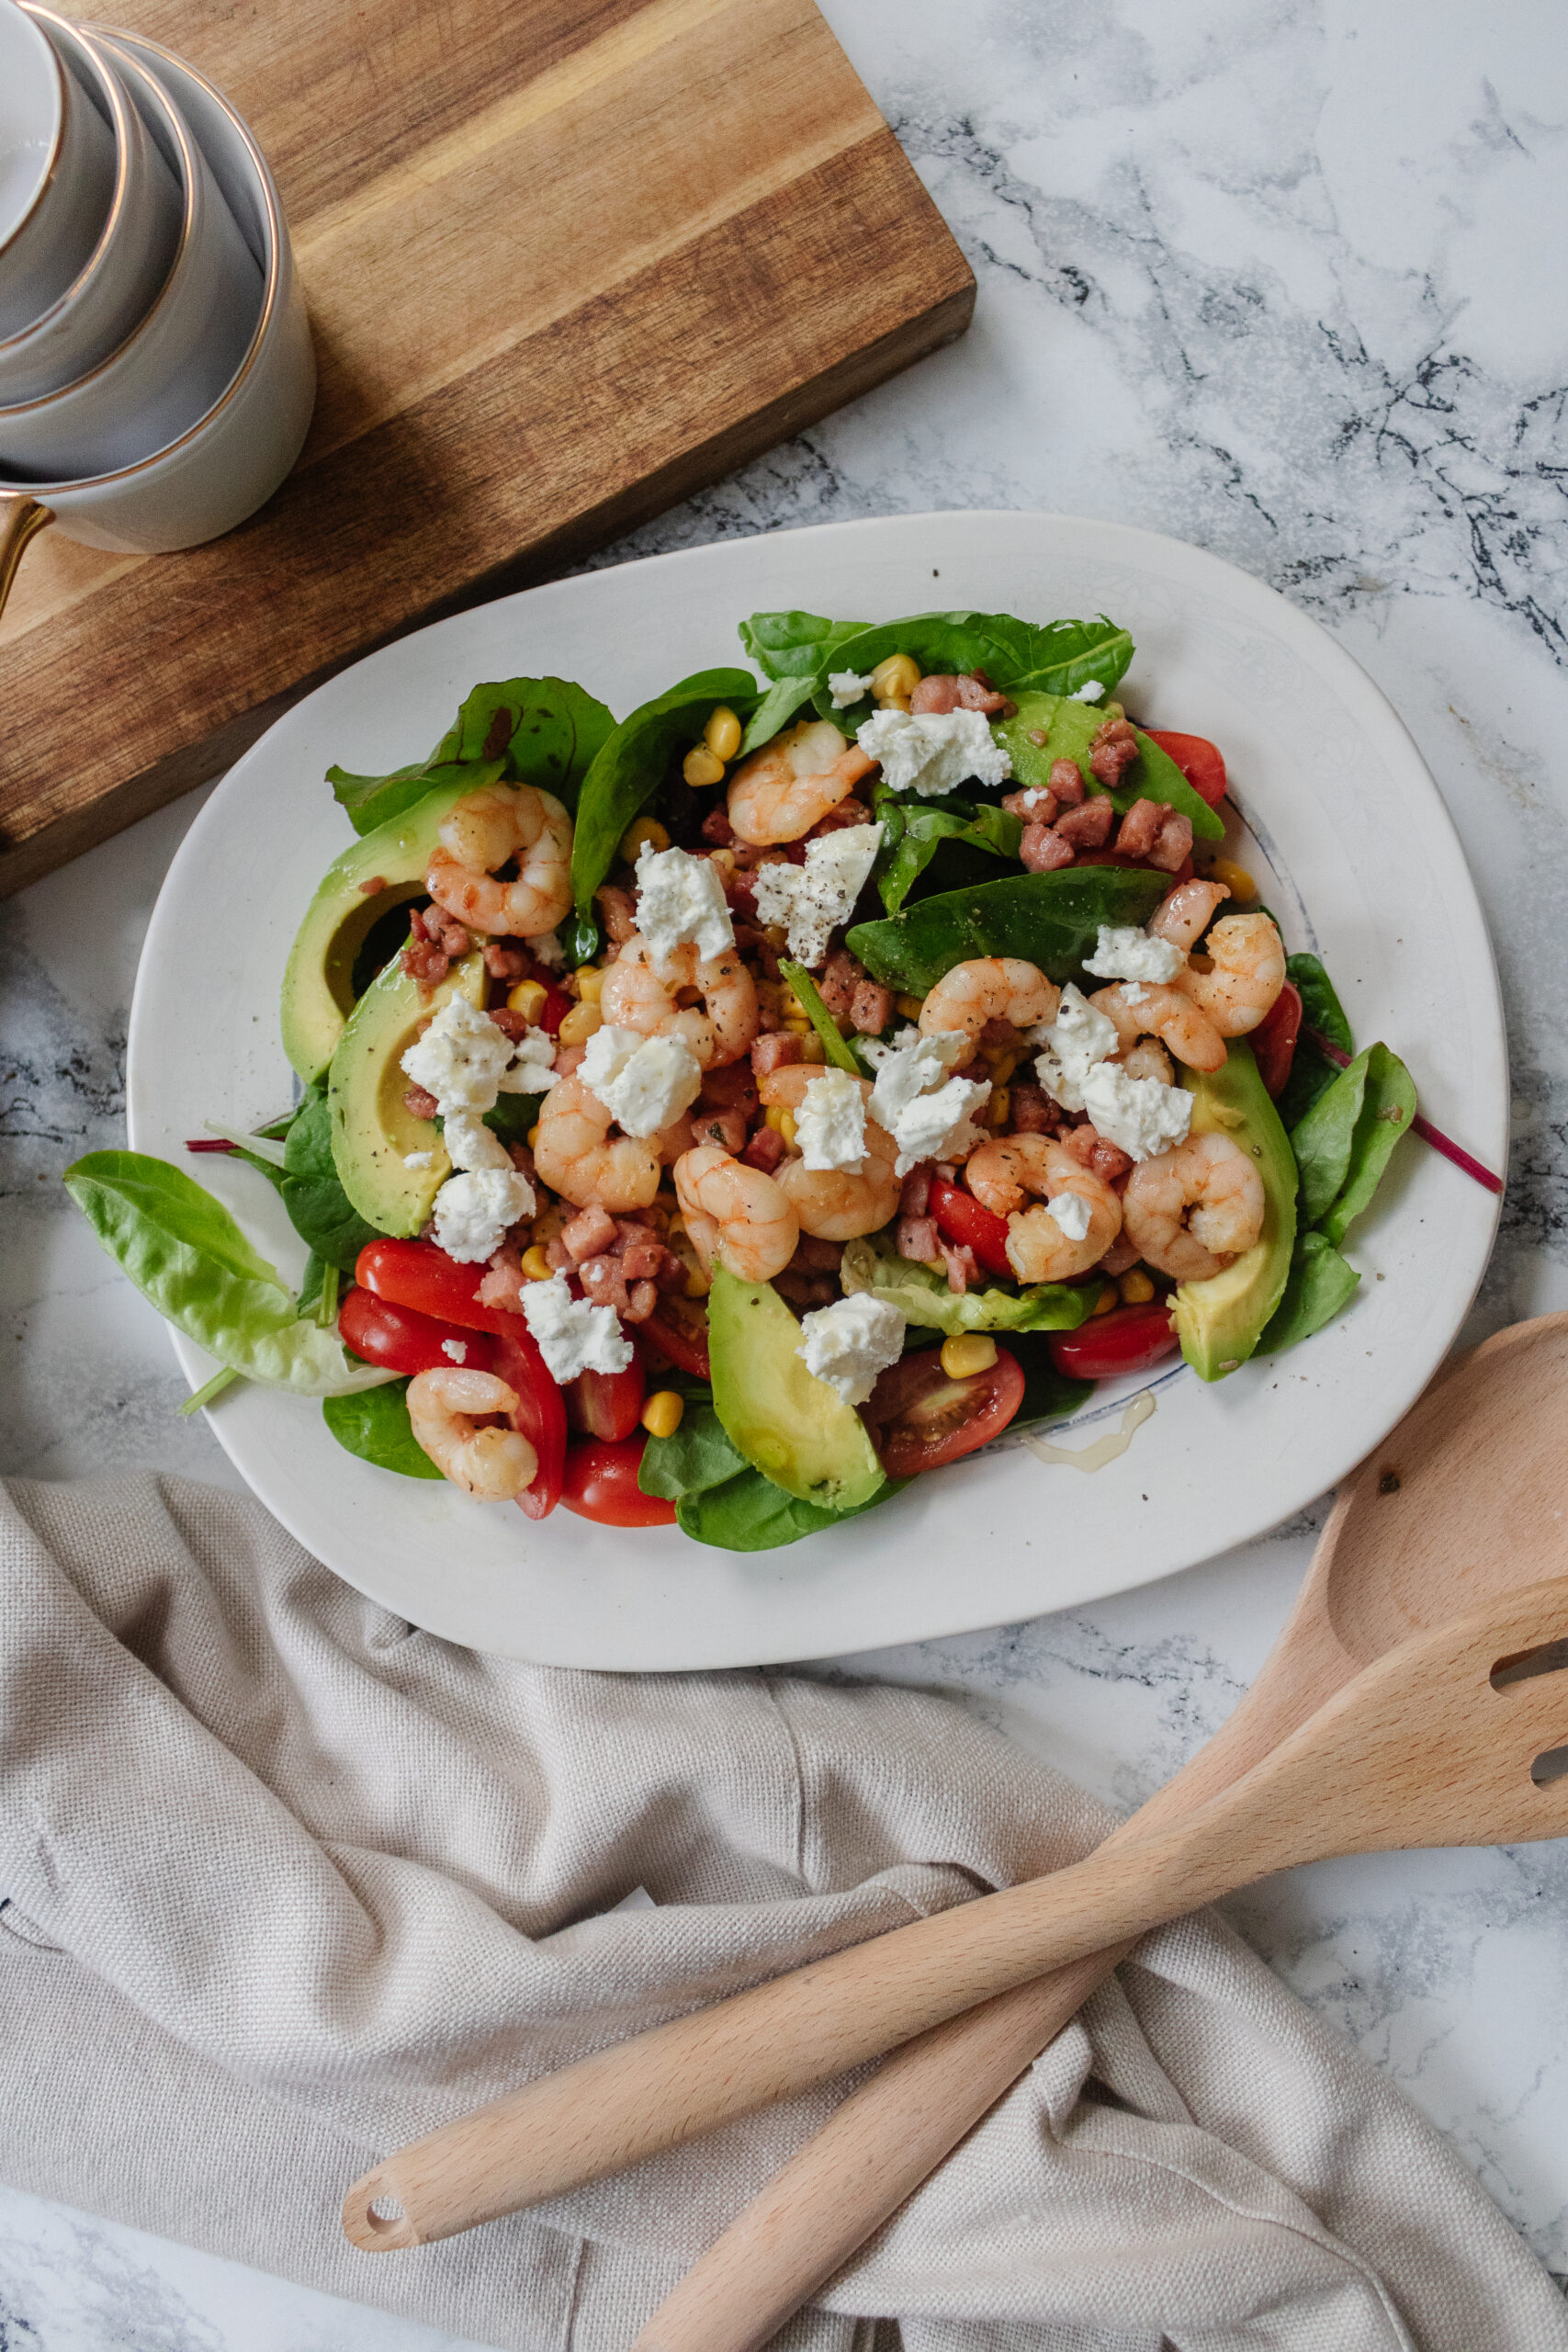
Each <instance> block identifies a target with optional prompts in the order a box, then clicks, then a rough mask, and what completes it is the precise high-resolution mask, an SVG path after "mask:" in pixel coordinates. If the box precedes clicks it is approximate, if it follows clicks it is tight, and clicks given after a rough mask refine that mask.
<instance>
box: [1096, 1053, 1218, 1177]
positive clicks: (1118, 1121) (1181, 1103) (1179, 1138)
mask: <svg viewBox="0 0 1568 2352" xmlns="http://www.w3.org/2000/svg"><path fill="white" fill-rule="evenodd" d="M1083 1107H1084V1109H1085V1110H1086V1111H1087V1112H1088V1113H1089V1117H1090V1119H1091V1120H1092V1121H1093V1123H1094V1125H1095V1126H1096V1127H1097V1128H1098V1130H1099V1132H1100V1134H1101V1135H1102V1136H1104V1137H1105V1140H1106V1142H1107V1143H1113V1144H1116V1145H1117V1146H1118V1147H1119V1148H1121V1149H1122V1151H1125V1152H1130V1153H1131V1155H1132V1157H1133V1158H1134V1159H1154V1158H1155V1157H1156V1153H1159V1152H1162V1151H1168V1150H1169V1149H1170V1148H1171V1146H1172V1145H1173V1144H1179V1143H1185V1142H1186V1140H1187V1131H1188V1129H1189V1127H1190V1125H1191V1124H1192V1097H1191V1095H1190V1094H1189V1093H1188V1091H1187V1089H1186V1088H1185V1087H1184V1086H1162V1085H1161V1083H1160V1081H1159V1080H1158V1079H1157V1078H1129V1077H1128V1075H1127V1073H1126V1071H1125V1070H1124V1069H1121V1068H1120V1067H1119V1066H1118V1065H1117V1064H1116V1063H1115V1062H1100V1063H1097V1064H1096V1066H1095V1068H1094V1069H1091V1070H1090V1071H1089V1075H1088V1077H1087V1078H1086V1079H1085V1080H1084V1082H1083Z"/></svg>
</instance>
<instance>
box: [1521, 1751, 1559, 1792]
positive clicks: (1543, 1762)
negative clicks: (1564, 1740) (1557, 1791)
mask: <svg viewBox="0 0 1568 2352" xmlns="http://www.w3.org/2000/svg"><path fill="white" fill-rule="evenodd" d="M1530 1779H1531V1780H1532V1781H1534V1782H1535V1784H1536V1787H1537V1788H1538V1789H1549V1788H1550V1787H1551V1783H1552V1782H1553V1781H1563V1780H1568V1747H1549V1748H1547V1749H1545V1750H1544V1752H1543V1753H1542V1754H1541V1755H1540V1756H1538V1757H1537V1758H1536V1759H1535V1762H1534V1763H1533V1764H1532V1765H1531V1766H1530Z"/></svg>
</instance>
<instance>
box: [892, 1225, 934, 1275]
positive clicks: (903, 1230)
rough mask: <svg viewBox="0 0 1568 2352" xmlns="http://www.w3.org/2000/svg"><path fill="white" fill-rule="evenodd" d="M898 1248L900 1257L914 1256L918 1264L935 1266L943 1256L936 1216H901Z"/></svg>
mask: <svg viewBox="0 0 1568 2352" xmlns="http://www.w3.org/2000/svg"><path fill="white" fill-rule="evenodd" d="M897 1250H898V1255H899V1256H900V1258H912V1259H913V1260H914V1261H915V1263H916V1264H917V1265H918V1266H934V1265H935V1264H936V1263H937V1261H938V1260H939V1259H940V1258H941V1256H942V1241H941V1238H940V1236H939V1235H938V1232H937V1227H936V1219H935V1217H934V1216H901V1217H900V1218H899V1220H898V1233H897Z"/></svg>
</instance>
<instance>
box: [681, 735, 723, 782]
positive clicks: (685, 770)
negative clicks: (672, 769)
mask: <svg viewBox="0 0 1568 2352" xmlns="http://www.w3.org/2000/svg"><path fill="white" fill-rule="evenodd" d="M681 774H682V775H683V776H684V777H685V779H686V782H687V783H688V784H689V785H690V786H692V788H693V790H694V791H695V792H701V791H702V790H703V788H704V786H706V785H710V784H722V783H723V781H724V762H723V761H722V760H721V759H720V758H719V757H718V755H717V753H716V752H710V751H709V749H708V747H707V745H706V744H705V743H694V744H693V746H692V748H691V750H690V751H689V752H687V754H686V756H685V758H684V759H683V760H682V763H681Z"/></svg>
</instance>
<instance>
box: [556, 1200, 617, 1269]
mask: <svg viewBox="0 0 1568 2352" xmlns="http://www.w3.org/2000/svg"><path fill="white" fill-rule="evenodd" d="M560 1238H561V1239H562V1240H563V1241H564V1242H565V1244H566V1246H567V1248H568V1250H570V1252H571V1256H572V1259H573V1261H575V1263H576V1264H578V1265H580V1266H581V1264H582V1262H583V1261H584V1260H585V1259H588V1258H599V1257H603V1255H604V1251H605V1250H608V1249H610V1248H612V1247H613V1245H614V1244H615V1240H616V1238H617V1236H616V1233H615V1218H614V1217H613V1216H611V1215H610V1213H609V1211H608V1210H607V1209H602V1208H600V1207H599V1205H598V1204H597V1203H595V1204H593V1205H592V1207H591V1208H586V1209H580V1210H579V1211H578V1213H577V1215H576V1216H574V1217H573V1218H572V1220H571V1222H570V1225H563V1226H562V1227H561V1236H560Z"/></svg>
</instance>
